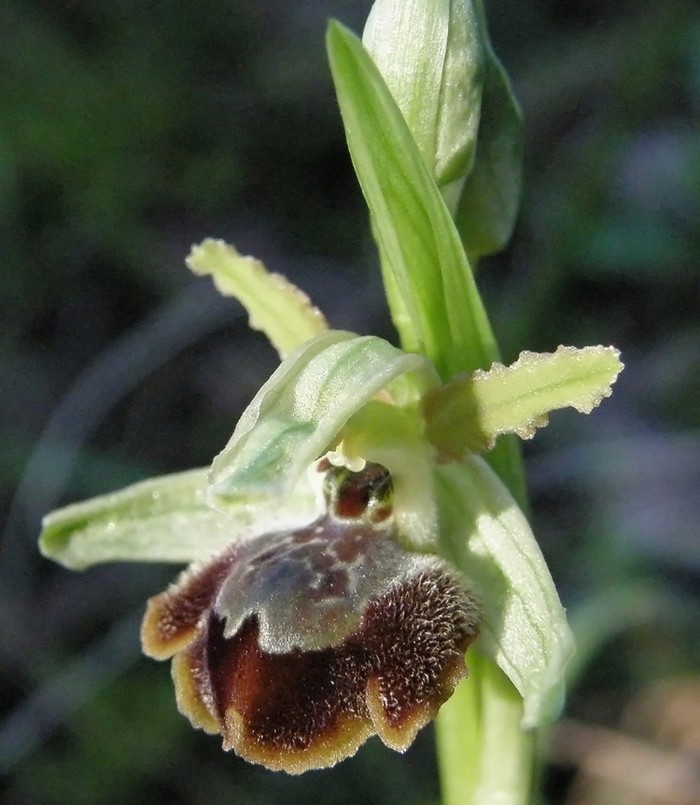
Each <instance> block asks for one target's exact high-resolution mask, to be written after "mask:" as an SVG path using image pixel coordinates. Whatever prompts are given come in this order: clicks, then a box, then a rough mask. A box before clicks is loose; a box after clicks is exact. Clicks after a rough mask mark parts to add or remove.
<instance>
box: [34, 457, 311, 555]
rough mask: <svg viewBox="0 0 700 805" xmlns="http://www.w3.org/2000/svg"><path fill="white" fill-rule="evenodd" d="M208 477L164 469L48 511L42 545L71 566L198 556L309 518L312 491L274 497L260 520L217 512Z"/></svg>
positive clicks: (241, 512) (239, 512) (246, 513)
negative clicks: (210, 501)
mask: <svg viewBox="0 0 700 805" xmlns="http://www.w3.org/2000/svg"><path fill="white" fill-rule="evenodd" d="M206 478H207V470H206V469H197V470H190V471H188V472H182V473H176V474H174V475H163V476H160V477H159V478H153V479H151V480H148V481H143V482H141V483H138V484H133V485H132V486H128V487H126V488H125V489H122V490H120V491H119V492H113V493H110V494H107V495H101V496H99V497H95V498H92V499H91V500H87V501H85V502H83V503H75V504H73V505H71V506H66V507H65V508H63V509H58V510H57V511H54V512H51V514H48V515H47V516H46V517H45V518H44V523H43V530H42V533H41V537H40V541H39V547H40V550H41V552H42V553H43V554H44V556H47V557H49V558H50V559H53V560H55V561H57V562H60V563H61V564H63V565H65V566H66V567H68V568H70V569H72V570H83V569H85V568H87V567H90V566H91V565H94V564H97V563H99V562H115V561H133V562H193V561H203V560H205V559H208V558H209V557H211V556H212V555H214V554H216V553H218V552H219V551H221V550H223V549H224V548H225V547H226V546H227V545H230V544H231V543H232V542H234V541H236V540H238V539H242V538H244V537H245V536H246V535H248V534H250V535H252V534H257V533H265V532H266V531H271V530H275V529H279V528H289V527H292V526H293V525H295V524H302V523H307V522H309V521H310V520H312V519H313V517H314V516H315V512H316V496H315V494H314V493H313V492H312V491H311V490H309V491H308V492H307V493H306V494H302V495H297V496H295V497H294V498H291V499H289V500H287V501H280V502H279V505H277V506H276V507H275V508H274V509H273V510H271V511H267V512H266V513H265V516H264V518H260V517H259V516H258V517H256V518H255V519H253V516H252V514H251V511H250V509H249V508H248V507H247V506H245V505H241V506H239V507H238V508H236V509H232V508H230V509H228V510H227V511H226V512H225V513H222V512H218V511H215V510H214V509H212V508H210V507H209V506H207V505H206V503H205V501H204V494H203V490H204V488H205V487H206Z"/></svg>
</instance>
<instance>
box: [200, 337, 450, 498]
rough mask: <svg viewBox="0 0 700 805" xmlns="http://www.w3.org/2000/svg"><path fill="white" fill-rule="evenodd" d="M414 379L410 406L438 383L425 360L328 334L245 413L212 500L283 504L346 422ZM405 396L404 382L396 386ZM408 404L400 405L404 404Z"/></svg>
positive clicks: (217, 467) (303, 350) (285, 366)
mask: <svg viewBox="0 0 700 805" xmlns="http://www.w3.org/2000/svg"><path fill="white" fill-rule="evenodd" d="M409 373H410V374H411V375H412V377H413V394H414V402H417V400H418V398H419V397H420V396H422V395H423V394H424V392H425V391H426V390H427V389H428V388H430V387H431V386H433V385H435V384H436V383H437V378H436V377H435V375H434V372H433V370H432V368H431V367H430V365H429V364H428V362H427V361H426V360H425V359H424V358H422V357H421V356H419V355H410V354H407V353H405V352H402V351H401V350H399V349H396V347H393V346H392V345H391V344H389V343H388V341H384V340H383V339H381V338H377V337H375V336H356V335H354V334H353V333H347V332H341V331H338V330H330V331H328V332H326V333H323V334H321V335H319V336H317V337H316V338H314V339H312V340H311V341H309V342H307V343H306V344H304V345H303V346H302V347H300V348H299V349H297V350H296V351H295V352H293V353H292V354H291V355H290V356H289V357H288V358H287V359H286V360H285V361H283V362H282V363H281V364H280V366H279V367H278V368H277V370H276V371H275V372H274V374H273V375H272V376H271V377H270V378H269V380H268V381H267V382H266V383H265V384H264V385H263V387H262V388H261V389H260V391H259V392H258V393H257V394H256V396H255V398H254V399H253V401H252V402H251V403H250V405H249V406H248V408H247V409H246V410H245V411H244V412H243V415H242V416H241V418H240V420H239V422H238V425H237V426H236V429H235V431H234V433H233V436H232V437H231V440H230V441H229V443H228V444H227V445H226V447H225V448H224V450H223V451H222V452H221V453H220V454H219V455H218V456H217V457H216V458H215V459H214V462H213V464H212V468H211V472H210V475H209V492H208V495H209V498H210V500H211V501H212V503H215V504H216V505H221V506H224V507H225V505H226V503H227V502H229V501H236V500H237V499H238V498H240V497H241V496H244V497H246V498H250V499H255V500H258V501H259V502H260V503H261V504H264V503H265V502H267V501H269V500H270V499H275V500H281V499H284V498H285V497H286V496H287V495H289V494H290V492H291V491H292V489H293V488H294V486H295V485H296V484H297V482H298V480H299V478H300V477H301V476H302V474H303V472H304V470H305V469H306V468H307V467H309V466H310V465H311V464H312V463H313V462H314V461H315V460H316V459H317V458H318V457H319V456H321V455H323V454H324V453H325V452H326V451H327V450H329V449H332V448H333V447H335V446H336V443H337V441H338V438H339V434H340V431H341V429H342V428H343V427H344V426H345V424H346V423H347V422H348V420H349V419H350V417H351V416H352V415H353V414H354V413H355V412H356V411H358V410H359V409H360V408H361V407H362V406H363V405H364V404H365V403H367V402H369V400H371V399H372V397H374V395H375V394H377V393H379V392H380V391H383V390H387V391H388V393H389V395H390V396H391V391H392V381H394V380H396V379H397V378H401V376H402V375H406V374H409ZM397 386H398V390H399V391H400V392H401V394H402V396H404V397H405V396H406V394H407V386H406V383H405V381H404V382H401V381H399V383H398V384H397ZM404 402H405V400H404Z"/></svg>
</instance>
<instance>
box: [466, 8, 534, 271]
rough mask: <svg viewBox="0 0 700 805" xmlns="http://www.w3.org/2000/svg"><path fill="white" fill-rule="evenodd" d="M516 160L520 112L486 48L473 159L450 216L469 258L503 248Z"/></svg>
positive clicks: (511, 216)
mask: <svg viewBox="0 0 700 805" xmlns="http://www.w3.org/2000/svg"><path fill="white" fill-rule="evenodd" d="M484 26H485V22H484ZM522 161H523V119H522V113H521V111H520V107H519V106H518V102H517V101H516V100H515V97H514V95H513V92H512V90H511V86H510V81H509V80H508V75H507V74H506V71H505V70H504V69H503V66H502V65H501V63H500V62H499V61H498V59H497V58H496V56H495V54H494V53H493V50H492V49H491V48H490V46H488V48H487V57H486V67H485V78H484V89H483V95H482V100H481V121H480V124H479V135H478V140H477V144H476V159H475V161H474V166H473V168H472V170H471V172H470V174H469V175H468V176H467V178H466V180H465V182H464V184H463V186H462V190H461V195H460V197H459V202H458V204H457V210H456V212H455V223H456V225H457V229H458V230H459V233H460V235H461V236H462V241H463V243H464V245H465V248H466V250H467V254H468V255H469V257H470V258H473V259H477V258H478V257H481V256H482V255H485V254H492V253H493V252H497V251H500V250H501V249H503V248H504V247H505V245H506V244H507V243H508V240H509V239H510V236H511V234H512V232H513V227H514V226H515V221H516V218H517V214H518V207H519V204H520V192H521V183H522Z"/></svg>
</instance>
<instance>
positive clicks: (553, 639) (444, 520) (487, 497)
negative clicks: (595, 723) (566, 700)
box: [436, 457, 574, 728]
mask: <svg viewBox="0 0 700 805" xmlns="http://www.w3.org/2000/svg"><path fill="white" fill-rule="evenodd" d="M436 490H437V500H438V511H439V512H440V516H441V520H440V540H441V548H442V552H443V553H444V554H445V556H446V557H447V558H448V559H450V560H451V561H452V562H454V564H455V565H457V567H459V569H460V570H461V571H462V573H463V574H464V576H465V579H466V580H467V583H468V585H469V586H470V588H471V589H473V590H474V592H475V594H476V595H477V597H478V598H480V599H481V604H482V613H483V620H482V625H481V635H480V637H479V641H478V648H479V649H480V650H481V651H483V652H484V653H485V654H486V655H487V656H489V657H490V658H491V659H492V660H493V661H494V662H495V663H496V664H497V665H498V666H499V668H501V670H502V671H503V672H504V673H505V674H506V676H507V677H508V678H509V679H510V681H511V682H512V683H513V685H514V686H515V687H516V688H517V690H518V692H519V693H520V695H521V696H522V698H523V708H524V709H523V719H522V726H523V727H524V728H532V727H537V726H539V725H541V724H543V723H546V722H548V721H550V720H551V719H553V718H554V717H556V715H557V714H558V712H559V710H560V708H561V704H562V702H563V695H564V676H565V668H566V663H567V662H568V660H569V658H570V656H571V654H572V652H573V648H574V643H573V636H572V634H571V631H570V629H569V626H568V624H567V621H566V614H565V612H564V608H563V607H562V605H561V603H560V601H559V596H558V595H557V591H556V589H555V587H554V583H553V581H552V577H551V575H550V573H549V570H548V568H547V565H546V563H545V560H544V558H543V556H542V552H541V551H540V548H539V546H538V545H537V542H536V540H535V538H534V536H533V534H532V531H531V530H530V526H529V525H528V522H527V520H526V519H525V516H524V515H523V513H522V511H521V510H520V508H519V507H518V505H517V504H516V502H515V500H514V499H513V497H512V496H511V495H510V493H509V492H508V490H507V489H506V487H505V486H504V485H503V484H502V483H501V481H500V480H499V479H498V477H497V476H496V475H495V474H494V473H493V471H492V470H491V469H490V468H489V466H488V465H487V464H486V462H484V461H483V460H482V459H480V458H478V457H471V458H468V459H466V460H465V461H463V462H462V463H461V464H456V463H452V464H446V465H442V466H438V467H437V468H436Z"/></svg>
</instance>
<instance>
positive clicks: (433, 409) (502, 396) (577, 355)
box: [423, 346, 623, 459]
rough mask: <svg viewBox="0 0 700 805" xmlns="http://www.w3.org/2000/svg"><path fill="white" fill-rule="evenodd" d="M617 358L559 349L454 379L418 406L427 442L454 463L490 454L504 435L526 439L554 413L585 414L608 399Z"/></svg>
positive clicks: (612, 352)
mask: <svg viewBox="0 0 700 805" xmlns="http://www.w3.org/2000/svg"><path fill="white" fill-rule="evenodd" d="M619 356H620V353H619V352H618V351H617V350H616V349H615V348H614V347H601V346H597V347H584V348H583V349H576V348H575V347H563V346H560V347H558V349H557V350H556V352H553V353H536V352H522V353H521V354H520V357H519V358H518V360H517V361H516V362H515V363H513V364H511V365H510V366H503V365H502V364H500V363H497V364H494V366H492V367H491V369H490V370H489V371H487V372H483V371H477V372H474V374H472V375H463V376H460V377H457V378H455V379H454V380H452V381H451V382H450V383H447V384H445V385H444V386H440V387H439V388H436V389H433V390H431V391H430V392H428V394H427V395H426V397H425V399H424V401H423V412H424V415H425V419H426V422H427V425H426V435H427V437H428V440H429V441H430V442H431V443H432V444H433V445H434V446H435V447H436V448H437V449H438V450H439V451H440V453H441V454H442V455H443V457H449V458H457V459H458V458H461V457H462V456H464V455H465V454H466V453H469V452H472V453H477V452H481V451H483V450H489V449H491V447H493V444H494V442H495V440H496V437H497V436H499V435H500V434H503V433H517V435H518V436H520V437H521V438H523V439H530V438H531V437H532V436H534V434H535V431H536V430H537V428H540V427H543V426H544V425H546V424H547V421H548V415H549V413H550V411H554V410H555V409H558V408H565V407H572V408H575V409H576V410H577V411H580V412H581V413H586V414H587V413H590V412H591V411H592V410H593V409H594V408H595V407H596V406H597V405H598V404H599V403H600V402H601V401H602V400H603V399H604V398H605V397H609V396H610V394H611V393H612V389H611V386H612V384H613V383H614V382H615V380H616V379H617V376H618V374H619V373H620V372H621V371H622V368H623V365H622V363H621V361H620V357H619Z"/></svg>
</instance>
